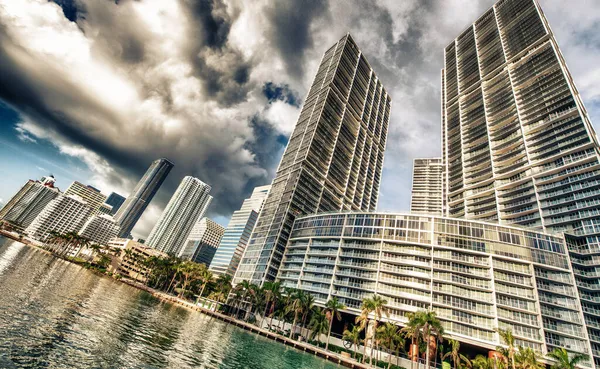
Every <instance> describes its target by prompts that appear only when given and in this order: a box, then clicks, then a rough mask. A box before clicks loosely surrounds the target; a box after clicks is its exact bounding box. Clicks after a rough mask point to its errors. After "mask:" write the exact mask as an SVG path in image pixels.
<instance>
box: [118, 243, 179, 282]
mask: <svg viewBox="0 0 600 369" xmlns="http://www.w3.org/2000/svg"><path fill="white" fill-rule="evenodd" d="M109 246H111V247H113V248H114V249H120V251H119V252H118V253H117V254H116V255H113V256H112V257H111V263H110V265H109V267H108V271H109V272H111V273H114V274H119V275H121V276H123V277H125V278H129V279H133V280H136V281H138V282H141V283H146V281H147V280H148V275H149V273H150V271H151V270H150V268H149V267H148V266H147V265H146V263H144V262H143V261H145V260H146V259H148V258H149V257H160V258H166V257H167V256H168V255H167V254H165V253H163V252H160V251H158V250H156V249H154V248H152V247H149V246H145V245H143V244H141V243H139V242H136V241H134V240H130V239H124V238H117V239H113V240H111V241H110V243H109ZM128 250H129V251H128Z"/></svg>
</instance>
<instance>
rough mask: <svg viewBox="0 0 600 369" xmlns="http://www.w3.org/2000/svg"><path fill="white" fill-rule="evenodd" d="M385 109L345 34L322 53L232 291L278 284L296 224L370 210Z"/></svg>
mask: <svg viewBox="0 0 600 369" xmlns="http://www.w3.org/2000/svg"><path fill="white" fill-rule="evenodd" d="M390 105H391V98H390V97H389V96H388V94H387V92H386V90H385V88H384V87H383V86H382V84H381V82H380V81H379V79H378V78H377V76H376V75H375V73H374V72H373V69H372V68H371V67H370V65H369V63H368V62H367V60H366V59H365V57H364V55H363V54H362V53H361V51H360V50H359V48H358V46H357V45H356V43H355V42H354V40H353V39H352V37H351V36H350V35H349V34H348V35H346V36H344V37H342V39H341V40H339V41H338V42H337V43H335V44H334V45H333V46H332V47H331V48H330V49H329V50H327V51H326V52H325V55H324V56H323V59H322V60H321V64H320V66H319V69H318V70H317V74H316V77H315V79H314V82H313V84H312V86H311V88H310V91H309V93H308V96H307V97H306V100H305V101H304V106H303V107H302V111H301V113H300V117H299V118H298V122H297V123H296V127H295V128H294V131H293V132H292V134H291V136H290V139H289V142H288V145H287V148H286V150H285V152H284V154H283V158H282V159H281V162H280V164H279V168H278V169H277V173H276V174H275V179H274V180H273V184H272V187H271V191H270V192H269V195H268V196H267V199H266V200H265V204H264V206H263V209H262V211H261V212H260V215H259V217H258V221H257V223H256V226H255V228H254V231H253V232H252V236H251V238H250V241H249V244H248V246H247V248H246V252H245V253H244V256H243V258H242V261H241V263H240V266H239V268H238V271H237V273H236V276H235V279H234V283H237V282H240V281H242V280H249V281H252V282H254V283H259V284H261V283H263V282H264V281H272V280H274V279H275V277H276V276H277V272H278V270H279V264H280V263H281V257H282V256H283V252H284V251H285V247H286V244H287V239H288V237H289V233H290V230H291V227H292V224H293V223H294V219H295V218H296V217H297V216H301V215H306V214H313V213H317V212H325V211H339V210H351V209H360V210H375V208H376V207H377V199H378V195H379V184H380V181H381V170H382V168H383V156H384V151H385V145H386V138H387V131H388V121H389V114H390Z"/></svg>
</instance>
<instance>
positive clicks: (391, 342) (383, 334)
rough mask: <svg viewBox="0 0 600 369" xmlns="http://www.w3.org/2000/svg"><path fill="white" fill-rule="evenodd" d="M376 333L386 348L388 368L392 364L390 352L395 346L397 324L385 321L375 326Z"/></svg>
mask: <svg viewBox="0 0 600 369" xmlns="http://www.w3.org/2000/svg"><path fill="white" fill-rule="evenodd" d="M377 334H378V336H379V338H380V339H381V340H382V341H383V343H384V346H385V347H386V348H387V349H388V369H389V367H390V366H391V365H392V352H394V348H395V340H396V337H397V336H398V326H396V325H395V324H392V323H389V322H386V323H385V324H384V325H382V326H380V327H379V328H377Z"/></svg>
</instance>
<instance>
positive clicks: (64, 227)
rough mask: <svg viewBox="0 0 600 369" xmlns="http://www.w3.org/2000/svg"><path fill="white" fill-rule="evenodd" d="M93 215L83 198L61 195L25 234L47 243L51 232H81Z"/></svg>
mask: <svg viewBox="0 0 600 369" xmlns="http://www.w3.org/2000/svg"><path fill="white" fill-rule="evenodd" d="M92 213H93V211H92V208H91V207H90V206H89V205H88V204H87V203H86V202H85V201H84V200H83V199H82V198H81V197H79V196H76V195H68V196H66V195H59V196H57V197H56V198H55V199H54V200H52V201H50V203H48V205H47V206H46V207H45V208H44V210H42V212H41V213H40V214H39V215H38V216H37V217H36V218H35V219H34V220H33V222H31V224H30V225H29V227H27V228H26V229H25V233H27V234H28V235H29V236H30V237H32V238H34V239H36V240H39V241H45V240H46V239H47V237H48V235H50V232H51V231H56V232H59V233H68V232H79V230H80V229H81V228H82V227H83V225H84V224H85V222H86V221H87V220H88V218H89V217H90V216H91V215H92Z"/></svg>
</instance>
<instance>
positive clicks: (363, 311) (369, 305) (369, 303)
mask: <svg viewBox="0 0 600 369" xmlns="http://www.w3.org/2000/svg"><path fill="white" fill-rule="evenodd" d="M373 310H374V304H373V300H372V299H370V298H368V297H366V298H364V299H363V301H362V306H361V308H360V315H358V316H357V317H356V319H355V320H354V322H355V323H356V324H358V325H359V327H360V330H365V329H367V327H368V326H369V315H370V314H371V312H372V311H373ZM371 339H372V337H369V336H368V331H367V330H365V339H364V345H363V357H362V362H363V363H364V362H365V358H366V357H367V342H368V341H370V340H371Z"/></svg>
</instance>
